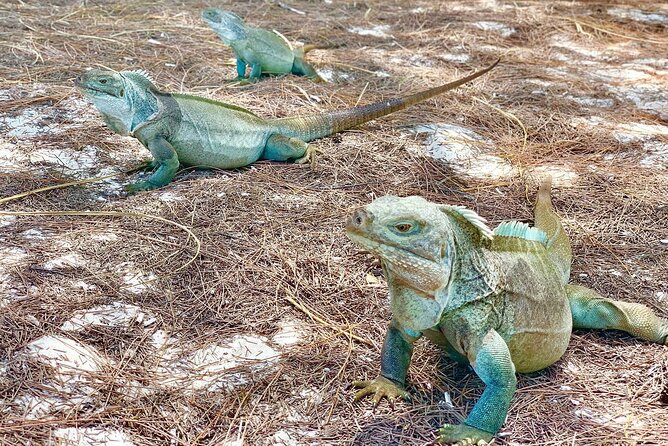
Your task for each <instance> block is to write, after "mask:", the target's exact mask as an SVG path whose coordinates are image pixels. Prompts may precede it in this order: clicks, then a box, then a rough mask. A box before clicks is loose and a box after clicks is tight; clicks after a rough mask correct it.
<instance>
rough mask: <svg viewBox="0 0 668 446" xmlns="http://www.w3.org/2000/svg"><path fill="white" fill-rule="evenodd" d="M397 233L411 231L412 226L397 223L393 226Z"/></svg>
mask: <svg viewBox="0 0 668 446" xmlns="http://www.w3.org/2000/svg"><path fill="white" fill-rule="evenodd" d="M394 227H395V228H396V230H397V231H399V232H408V231H410V230H411V229H413V225H412V224H410V223H399V224H396V225H394Z"/></svg>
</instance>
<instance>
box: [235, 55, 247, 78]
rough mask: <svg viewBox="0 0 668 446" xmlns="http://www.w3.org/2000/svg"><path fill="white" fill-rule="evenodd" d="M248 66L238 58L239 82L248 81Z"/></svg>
mask: <svg viewBox="0 0 668 446" xmlns="http://www.w3.org/2000/svg"><path fill="white" fill-rule="evenodd" d="M247 66H248V64H246V62H244V60H243V59H242V58H241V57H237V79H236V80H238V81H240V80H243V79H246V67H247Z"/></svg>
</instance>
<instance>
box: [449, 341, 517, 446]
mask: <svg viewBox="0 0 668 446" xmlns="http://www.w3.org/2000/svg"><path fill="white" fill-rule="evenodd" d="M462 344H464V345H471V346H472V350H471V351H467V352H466V353H467V356H468V358H469V361H470V362H471V365H472V366H473V370H475V372H476V374H477V375H478V376H479V377H480V379H481V380H482V381H483V382H484V383H485V386H486V387H485V391H484V392H483V394H482V396H481V397H480V399H479V400H478V402H477V403H476V404H475V406H473V410H472V411H471V413H470V414H469V416H468V417H467V418H466V420H464V423H462V424H459V425H452V424H446V425H444V426H443V427H442V428H440V429H439V431H438V440H439V441H440V442H443V443H457V444H458V445H466V444H479V442H480V441H483V442H488V441H490V440H491V439H492V437H493V436H494V434H495V433H497V432H498V431H499V429H501V426H503V423H504V421H505V419H506V415H507V413H508V407H509V406H510V400H511V398H512V397H513V394H514V393H515V389H516V387H517V378H516V377H515V366H514V365H513V362H512V359H511V357H510V351H509V350H508V346H507V345H506V343H505V341H504V340H503V339H502V338H501V336H500V335H499V334H498V333H497V332H496V331H495V330H490V331H489V332H487V334H486V335H485V336H484V337H483V338H482V340H480V341H478V342H476V341H475V340H473V342H469V341H468V340H465V341H464V342H462ZM476 345H477V346H476Z"/></svg>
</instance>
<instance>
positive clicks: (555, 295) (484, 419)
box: [347, 182, 668, 445]
mask: <svg viewBox="0 0 668 446" xmlns="http://www.w3.org/2000/svg"><path fill="white" fill-rule="evenodd" d="M347 233H348V236H349V237H350V238H351V239H352V240H353V241H354V242H355V243H357V244H359V245H360V246H362V247H364V248H365V249H367V250H368V251H370V252H371V253H373V254H375V255H377V256H378V257H380V259H381V262H382V266H383V271H384V274H385V277H386V279H387V283H388V286H389V293H390V299H391V304H390V307H391V310H392V322H390V325H389V329H388V331H387V334H386V337H385V343H384V345H383V350H382V352H381V371H380V375H379V376H378V377H377V378H376V379H375V380H374V381H364V382H355V383H354V384H355V386H356V387H361V388H362V390H361V391H359V392H358V393H357V394H356V396H355V398H356V399H359V398H362V397H364V396H365V395H374V397H373V400H374V403H376V404H377V403H378V402H380V400H381V399H382V398H383V397H387V398H388V399H394V398H396V397H403V398H408V396H409V395H408V393H407V392H406V391H405V390H404V385H405V380H406V373H407V370H408V366H409V362H410V359H411V353H412V350H413V343H414V342H415V341H416V340H417V339H418V338H420V337H421V336H423V335H424V336H425V337H426V338H428V339H430V340H431V341H433V342H435V343H437V344H438V345H440V346H441V347H442V348H443V349H444V350H445V351H447V352H448V353H449V354H450V356H452V357H453V359H455V360H457V361H461V362H465V363H469V364H470V365H471V366H472V367H473V369H474V370H475V372H476V373H477V374H478V376H479V377H480V379H481V380H482V381H483V382H484V383H485V385H486V387H485V391H484V392H483V394H482V396H481V398H480V400H479V401H478V402H477V403H476V404H475V406H474V407H473V409H472V410H471V412H470V414H469V415H468V417H467V418H466V420H465V421H464V423H462V424H460V425H445V426H443V427H442V428H441V429H440V430H439V440H440V441H442V442H458V444H460V445H464V444H478V442H480V441H482V442H483V443H484V442H487V441H489V440H490V439H491V438H492V436H493V435H494V434H496V433H497V432H498V431H499V429H500V428H501V426H502V425H503V423H504V420H505V418H506V414H507V412H508V407H509V405H510V400H511V398H512V396H513V393H514V392H515V387H516V382H517V381H516V378H515V372H516V371H517V372H533V371H536V370H540V369H542V368H544V367H547V366H549V365H550V364H552V363H554V362H555V361H557V360H558V359H559V358H560V357H561V355H562V354H563V353H564V351H565V350H566V346H567V345H568V341H569V338H570V334H571V329H572V328H573V327H575V328H597V329H617V330H624V331H626V332H628V333H630V334H632V335H634V336H637V337H639V338H641V339H645V340H648V341H653V342H658V343H660V344H664V345H668V341H667V338H668V320H666V319H662V318H659V317H657V316H656V315H655V314H654V313H653V312H652V311H651V310H650V309H649V308H647V307H646V306H644V305H641V304H635V303H626V302H619V301H613V300H610V299H606V298H604V297H601V296H600V295H599V294H597V293H596V292H595V291H593V290H590V289H587V288H584V287H581V286H578V285H569V284H568V277H569V274H570V266H571V247H570V242H569V240H568V237H567V235H566V233H565V232H564V230H563V228H562V225H561V222H560V221H559V218H558V217H557V215H556V214H555V212H554V210H553V208H552V203H551V200H550V186H549V182H547V183H545V184H544V185H543V186H542V187H541V189H540V191H539V193H538V198H537V200H536V208H535V227H529V226H527V225H526V224H524V223H519V222H505V223H502V224H501V225H499V226H498V227H497V228H496V229H495V230H494V231H492V230H490V229H489V228H488V227H487V225H486V224H485V220H484V219H482V218H481V217H480V216H478V215H477V214H476V213H475V212H473V211H470V210H468V209H466V208H463V207H460V206H447V205H439V204H435V203H430V202H428V201H426V200H424V199H422V198H420V197H406V198H399V197H382V198H379V199H377V200H375V201H374V202H372V203H371V204H369V205H367V206H365V207H363V208H362V209H360V210H358V211H357V212H355V213H354V214H353V216H352V218H351V220H350V222H349V223H348V226H347Z"/></svg>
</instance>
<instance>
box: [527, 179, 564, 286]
mask: <svg viewBox="0 0 668 446" xmlns="http://www.w3.org/2000/svg"><path fill="white" fill-rule="evenodd" d="M551 189H552V178H551V177H548V178H547V179H546V180H545V181H543V184H541V186H540V189H538V196H537V197H536V208H535V209H534V225H535V226H536V227H537V228H539V229H542V230H543V231H545V233H546V234H547V239H548V242H547V251H548V253H549V256H550V258H551V259H552V261H553V262H554V265H555V266H556V268H557V270H558V271H559V273H560V276H561V280H562V282H563V283H564V284H566V283H568V277H569V276H570V274H571V260H572V258H573V254H572V252H571V242H570V240H569V239H568V235H567V234H566V231H564V228H563V226H562V225H561V220H560V219H559V216H558V215H557V214H556V213H555V212H554V208H553V207H552V198H551V196H550V190H551Z"/></svg>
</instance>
